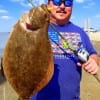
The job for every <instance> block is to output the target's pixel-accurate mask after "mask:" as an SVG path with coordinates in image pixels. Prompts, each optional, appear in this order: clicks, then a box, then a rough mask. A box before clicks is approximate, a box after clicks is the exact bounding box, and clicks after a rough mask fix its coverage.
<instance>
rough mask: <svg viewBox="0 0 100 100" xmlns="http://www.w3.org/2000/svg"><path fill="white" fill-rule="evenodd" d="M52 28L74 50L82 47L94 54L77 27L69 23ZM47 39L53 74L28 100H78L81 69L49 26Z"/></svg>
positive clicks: (90, 45) (74, 57)
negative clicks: (52, 59)
mask: <svg viewBox="0 0 100 100" xmlns="http://www.w3.org/2000/svg"><path fill="white" fill-rule="evenodd" d="M53 25H54V24H53ZM54 27H55V28H56V29H57V31H59V32H60V34H61V35H62V36H63V37H64V38H65V39H66V40H67V42H68V44H70V45H71V46H73V47H74V49H76V50H77V49H78V48H80V47H83V48H85V49H86V50H87V51H88V52H89V53H90V54H94V53H96V51H95V49H94V48H93V46H92V44H91V42H90V40H89V38H88V36H87V34H86V33H85V32H84V31H83V30H82V29H81V28H79V27H78V26H76V25H74V24H73V23H71V22H69V23H68V24H65V25H54ZM49 38H50V42H51V46H52V51H53V56H54V74H53V77H52V79H51V80H50V81H49V83H48V84H47V85H46V86H45V87H44V88H43V89H42V90H41V91H39V92H38V93H36V94H35V95H34V96H32V97H31V98H30V100H80V80H81V67H79V66H77V64H76V63H77V61H78V58H77V56H76V55H75V54H74V53H73V52H72V51H71V50H70V49H69V48H68V46H67V45H66V44H64V41H63V39H62V38H61V37H60V36H59V35H58V33H57V32H56V31H54V30H53V29H52V27H51V26H49Z"/></svg>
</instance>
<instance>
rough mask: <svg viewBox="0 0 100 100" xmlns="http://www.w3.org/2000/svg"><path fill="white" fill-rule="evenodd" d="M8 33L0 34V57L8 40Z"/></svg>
mask: <svg viewBox="0 0 100 100" xmlns="http://www.w3.org/2000/svg"><path fill="white" fill-rule="evenodd" d="M8 35H9V32H0V56H2V53H3V49H4V47H5V44H6V42H7V39H8Z"/></svg>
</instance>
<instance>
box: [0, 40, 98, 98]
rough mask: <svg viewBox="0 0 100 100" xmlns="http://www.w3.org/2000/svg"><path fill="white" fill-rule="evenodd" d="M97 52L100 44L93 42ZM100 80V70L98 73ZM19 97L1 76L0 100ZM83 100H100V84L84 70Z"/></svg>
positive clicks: (82, 81) (82, 82)
mask: <svg viewBox="0 0 100 100" xmlns="http://www.w3.org/2000/svg"><path fill="white" fill-rule="evenodd" d="M93 44H94V46H95V48H96V49H97V52H98V53H99V54H100V51H99V50H100V42H97V41H95V42H93ZM98 74H99V78H100V70H99V72H98ZM17 99H18V95H17V94H16V92H15V91H14V90H13V88H12V87H11V86H10V85H9V83H8V82H7V81H6V80H5V78H3V77H2V76H1V74H0V100H17ZM81 100H100V83H99V82H98V81H97V80H96V79H95V77H94V76H93V75H90V74H88V73H86V72H85V71H84V70H83V76H82V80H81Z"/></svg>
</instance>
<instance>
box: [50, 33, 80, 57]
mask: <svg viewBox="0 0 100 100" xmlns="http://www.w3.org/2000/svg"><path fill="white" fill-rule="evenodd" d="M60 34H61V35H62V36H63V37H64V38H65V39H66V40H67V42H68V44H69V45H71V46H72V47H73V48H74V49H76V50H77V49H78V48H79V47H80V46H82V45H81V43H82V40H81V37H80V34H79V33H74V32H60ZM49 38H50V42H51V46H52V50H53V53H54V54H55V55H58V56H61V55H62V54H64V53H65V52H66V53H68V54H72V53H73V52H72V51H71V50H70V49H69V48H68V46H67V44H66V43H65V42H64V40H63V39H62V38H61V37H60V36H59V35H58V33H57V32H49Z"/></svg>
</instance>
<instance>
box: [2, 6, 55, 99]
mask: <svg viewBox="0 0 100 100" xmlns="http://www.w3.org/2000/svg"><path fill="white" fill-rule="evenodd" d="M26 19H27V21H26ZM26 22H29V23H28V24H27V23H26ZM26 24H27V25H26ZM48 25H49V14H48V13H47V7H46V5H41V6H39V7H36V8H32V9H31V10H30V11H29V14H28V16H27V18H25V16H24V15H23V16H22V17H21V18H20V20H18V22H17V23H16V24H15V25H14V27H13V30H12V32H10V34H9V38H8V41H7V43H6V46H5V48H4V53H3V69H4V74H5V76H6V79H7V80H8V81H9V83H10V84H11V86H12V87H13V88H14V90H15V91H16V92H17V93H18V95H19V96H20V97H21V98H22V99H23V100H29V97H30V96H31V95H33V94H34V93H36V92H37V91H39V90H40V89H42V88H43V87H44V86H45V85H46V84H47V83H48V82H49V80H50V79H51V77H52V75H53V70H54V68H53V55H52V49H51V45H50V41H49V37H48ZM26 26H28V27H29V29H27V28H26ZM30 26H31V27H30Z"/></svg>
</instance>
